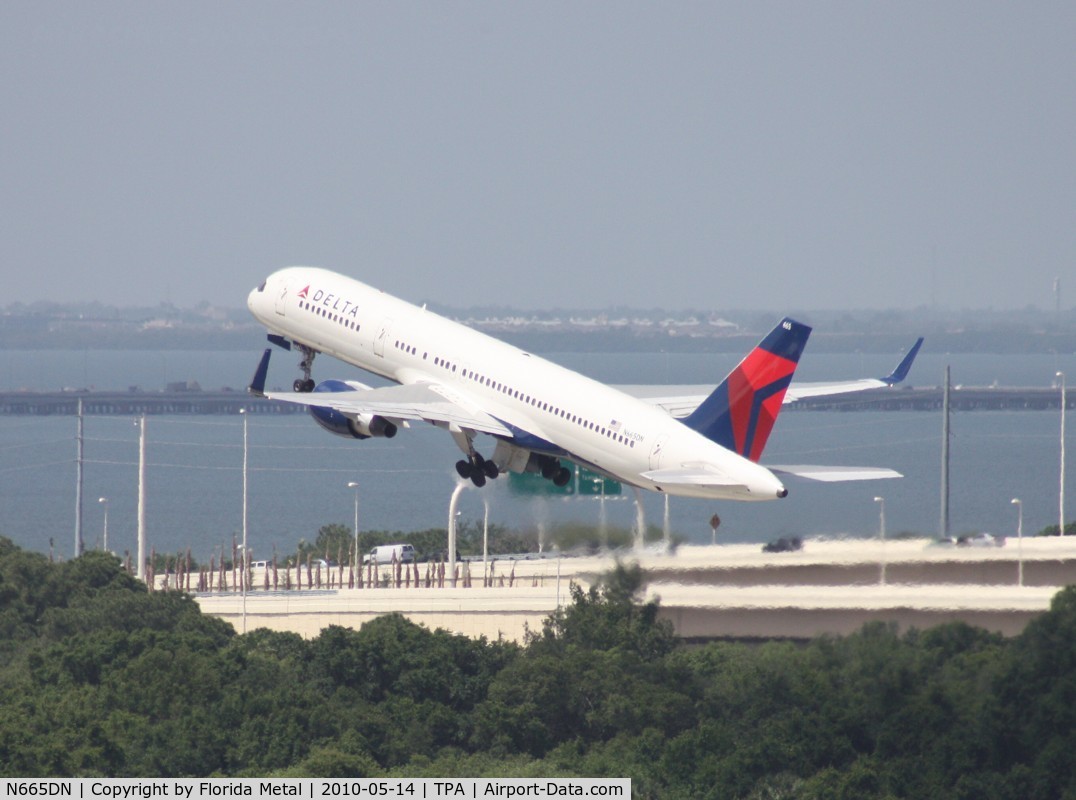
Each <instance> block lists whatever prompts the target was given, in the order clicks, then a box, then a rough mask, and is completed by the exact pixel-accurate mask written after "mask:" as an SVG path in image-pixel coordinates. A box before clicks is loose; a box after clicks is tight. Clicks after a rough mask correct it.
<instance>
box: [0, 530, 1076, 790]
mask: <svg viewBox="0 0 1076 800" xmlns="http://www.w3.org/2000/svg"><path fill="white" fill-rule="evenodd" d="M642 580H643V576H642V575H641V574H640V573H639V572H638V570H637V569H632V568H619V569H618V570H616V571H615V572H614V573H613V574H612V575H610V576H609V577H608V578H607V580H606V581H605V582H604V584H603V585H602V586H600V587H599V588H595V589H593V590H590V591H586V592H584V591H581V590H579V589H575V590H574V591H573V593H572V599H571V602H570V604H568V605H567V606H566V607H565V608H563V609H562V610H561V611H559V612H557V613H556V614H554V615H552V616H551V617H549V618H548V619H547V620H546V622H545V624H544V625H543V627H542V629H541V630H539V631H535V632H533V635H532V636H531V637H530V640H529V641H528V642H527V643H526V644H525V645H524V646H519V645H515V644H510V643H503V642H491V641H485V640H478V641H474V640H471V639H467V638H464V637H460V636H455V635H450V634H448V633H445V632H443V631H429V630H426V629H424V628H421V627H418V626H416V625H413V624H411V623H409V622H407V621H406V620H404V619H403V618H401V617H398V616H386V617H382V618H380V619H378V620H376V621H374V622H372V623H369V624H367V625H365V626H364V627H363V628H362V629H361V630H358V631H355V630H349V629H344V628H339V627H333V628H328V629H326V630H325V631H324V632H323V633H322V634H321V635H320V636H318V637H317V638H316V639H312V640H303V639H301V638H300V637H298V636H295V635H292V634H285V633H271V632H269V631H265V630H259V631H254V632H252V633H249V634H246V635H244V636H238V635H236V634H235V632H234V630H233V629H232V628H231V627H230V626H229V625H227V624H226V623H224V622H222V621H220V620H217V619H214V618H210V617H206V616H203V615H202V614H201V613H200V612H199V609H198V606H197V605H196V603H195V602H194V601H193V600H192V599H191V598H190V597H188V596H186V595H182V594H177V593H155V594H149V593H147V592H146V591H145V588H144V587H143V586H142V585H140V584H139V583H138V582H137V581H135V580H134V579H132V578H131V577H130V576H129V575H127V574H126V573H125V572H124V571H123V570H122V569H121V568H120V565H119V563H118V562H117V561H116V559H114V558H112V557H110V556H107V555H105V554H102V553H88V554H86V555H84V556H82V557H80V558H78V559H74V560H71V561H68V562H65V563H62V564H52V563H50V562H49V561H48V560H47V559H46V558H45V557H44V556H41V555H38V554H34V553H29V552H26V551H23V550H20V549H19V548H18V547H16V546H15V545H13V544H12V543H11V542H10V541H8V540H3V539H0V772H2V773H3V774H4V775H6V776H25V777H32V776H128V777H140V776H213V775H220V776H298V775H313V776H352V777H363V776H366V777H376V776H410V777H436V776H444V777H476V776H520V777H532V776H534V777H542V776H551V777H556V776H628V777H631V778H632V780H633V789H634V793H635V796H637V797H654V798H658V797H660V798H752V799H756V798H757V799H759V800H760V799H761V798H805V799H806V798H827V800H828V798H857V799H862V798H904V797H907V798H924V797H930V798H975V799H976V800H981V799H982V798H998V799H999V800H1000V799H1002V798H1013V800H1016V799H1017V798H1019V800H1034V799H1035V798H1042V799H1043V800H1047V799H1049V800H1056V798H1063V797H1073V796H1076V590H1073V589H1066V590H1064V591H1062V592H1061V593H1059V594H1058V596H1057V597H1056V598H1055V600H1054V603H1053V606H1052V608H1051V610H1050V611H1049V612H1048V613H1046V614H1044V615H1043V616H1041V617H1040V618H1038V619H1037V620H1036V621H1034V622H1033V623H1032V624H1031V625H1029V627H1028V628H1027V630H1026V631H1025V632H1024V634H1023V635H1021V636H1019V637H1016V638H1013V639H1009V640H1006V639H1002V638H1001V637H999V636H996V635H994V634H990V633H987V632H985V631H982V630H979V629H976V628H972V627H969V626H967V625H963V624H950V625H944V626H941V627H937V628H933V629H930V630H926V631H918V632H915V631H913V632H910V633H907V634H904V635H898V634H897V633H896V632H895V631H894V630H893V629H892V628H890V627H888V626H886V625H884V624H872V625H868V626H867V627H865V628H864V629H863V630H862V631H861V632H859V633H858V634H855V635H852V636H847V637H837V638H834V637H825V638H820V639H816V640H813V641H811V642H809V643H807V644H801V645H795V644H788V643H769V644H762V645H754V646H752V645H746V644H735V643H714V644H709V645H705V646H695V647H689V646H683V645H681V644H679V643H678V641H677V640H676V638H675V637H674V635H673V632H672V630H671V628H670V626H669V625H668V623H666V622H663V621H661V620H659V619H658V607H657V605H656V604H653V603H641V602H640V601H639V591H640V588H641V585H642Z"/></svg>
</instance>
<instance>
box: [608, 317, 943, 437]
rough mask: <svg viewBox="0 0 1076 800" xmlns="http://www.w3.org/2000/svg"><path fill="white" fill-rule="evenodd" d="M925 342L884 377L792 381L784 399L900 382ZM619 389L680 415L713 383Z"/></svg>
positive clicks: (707, 393)
mask: <svg viewBox="0 0 1076 800" xmlns="http://www.w3.org/2000/svg"><path fill="white" fill-rule="evenodd" d="M922 345H923V338H922V337H920V338H919V339H917V340H916V342H915V344H914V345H912V347H911V349H910V350H909V351H908V353H907V355H905V356H904V358H903V359H901V362H900V363H899V364H898V365H897V366H896V369H894V370H893V371H892V372H891V373H889V374H888V375H886V376H885V377H884V378H860V379H858V380H850V381H822V382H810V383H804V382H795V381H794V382H793V383H792V384H791V385H790V386H789V387H788V391H787V392H785V399H784V402H786V403H794V402H795V401H797V400H801V399H803V398H805V397H826V396H828V395H834V394H847V393H851V392H862V391H865V390H867V389H880V388H883V387H886V386H893V385H895V384H898V383H900V382H901V381H903V380H904V379H905V378H906V377H907V376H908V371H909V370H910V369H911V368H912V362H913V361H915V357H916V356H917V355H918V354H919V348H920V347H922ZM616 388H617V389H619V390H620V391H622V392H624V393H625V394H629V395H631V396H632V397H636V398H638V399H640V400H645V401H647V402H648V403H652V404H653V405H656V406H660V407H661V408H664V409H665V410H666V411H668V412H669V414H671V415H672V416H673V417H676V418H677V419H681V418H683V417H686V416H688V415H689V414H690V413H691V412H692V411H694V410H695V409H696V408H698V407H699V405H700V404H701V403H702V401H703V400H705V399H706V398H707V397H709V396H710V394H711V393H712V392H713V390H714V387H713V386H710V385H701V386H699V385H684V386H645V385H644V386H617V387H616Z"/></svg>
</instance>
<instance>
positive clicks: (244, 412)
mask: <svg viewBox="0 0 1076 800" xmlns="http://www.w3.org/2000/svg"><path fill="white" fill-rule="evenodd" d="M239 415H240V416H241V417H242V418H243V601H244V605H243V623H244V627H243V630H244V632H245V631H246V591H247V570H248V564H249V560H250V559H249V553H248V550H247V410H246V409H245V408H241V409H239Z"/></svg>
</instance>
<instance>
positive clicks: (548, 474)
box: [542, 458, 560, 481]
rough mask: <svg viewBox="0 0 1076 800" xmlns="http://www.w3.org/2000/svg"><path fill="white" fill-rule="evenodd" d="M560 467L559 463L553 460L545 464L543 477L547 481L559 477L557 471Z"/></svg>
mask: <svg viewBox="0 0 1076 800" xmlns="http://www.w3.org/2000/svg"><path fill="white" fill-rule="evenodd" d="M559 466H560V465H559V464H558V463H557V461H556V460H555V459H552V458H551V459H549V460H548V461H546V462H543V464H542V477H543V478H545V479H546V480H547V481H551V480H553V479H554V478H555V477H556V476H557V470H558V468H559Z"/></svg>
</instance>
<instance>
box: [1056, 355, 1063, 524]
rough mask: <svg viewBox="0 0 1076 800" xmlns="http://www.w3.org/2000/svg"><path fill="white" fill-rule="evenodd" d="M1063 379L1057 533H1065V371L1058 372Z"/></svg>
mask: <svg viewBox="0 0 1076 800" xmlns="http://www.w3.org/2000/svg"><path fill="white" fill-rule="evenodd" d="M1057 377H1058V378H1060V379H1061V487H1060V491H1059V492H1058V514H1059V517H1058V528H1057V535H1058V536H1064V535H1065V373H1064V372H1058V373H1057Z"/></svg>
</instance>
